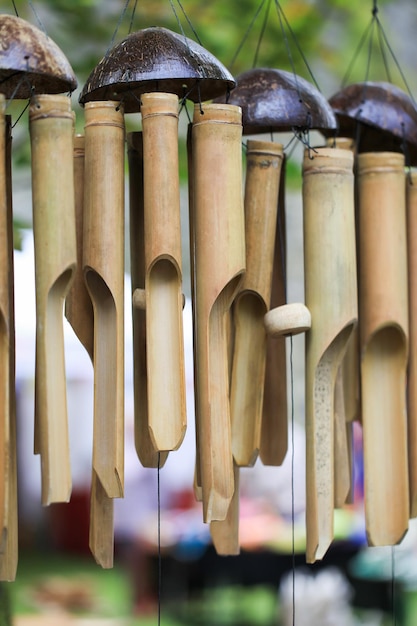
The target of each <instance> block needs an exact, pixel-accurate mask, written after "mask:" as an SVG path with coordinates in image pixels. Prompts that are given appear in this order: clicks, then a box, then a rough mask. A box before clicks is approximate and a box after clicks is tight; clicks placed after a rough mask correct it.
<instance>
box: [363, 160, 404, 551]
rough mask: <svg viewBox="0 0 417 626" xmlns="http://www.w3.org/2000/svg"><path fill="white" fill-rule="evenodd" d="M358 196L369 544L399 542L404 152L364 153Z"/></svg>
mask: <svg viewBox="0 0 417 626" xmlns="http://www.w3.org/2000/svg"><path fill="white" fill-rule="evenodd" d="M358 193H359V237H360V247H359V259H360V272H359V320H360V349H361V351H360V353H361V398H362V425H363V449H364V476H365V484H364V487H365V522H366V532H367V537H368V542H369V544H370V545H375V546H378V545H393V544H396V543H398V542H399V541H400V540H401V539H402V537H403V536H404V534H405V532H406V531H407V528H408V519H409V481H408V464H407V457H408V455H407V415H406V402H405V400H406V391H405V390H406V369H407V358H408V289H407V240H406V209H405V171H404V157H403V155H401V154H399V153H390V152H385V153H384V152H379V153H365V154H360V155H358Z"/></svg>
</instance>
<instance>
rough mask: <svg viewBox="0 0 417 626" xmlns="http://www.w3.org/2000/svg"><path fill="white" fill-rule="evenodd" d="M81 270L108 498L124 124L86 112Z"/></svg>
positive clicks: (120, 325) (120, 324)
mask: <svg viewBox="0 0 417 626" xmlns="http://www.w3.org/2000/svg"><path fill="white" fill-rule="evenodd" d="M84 186H85V190H84V212H85V214H84V244H83V266H84V275H85V280H86V284H87V288H88V290H89V293H90V297H91V300H92V302H93V310H94V444H93V470H94V472H95V473H96V475H97V478H98V480H99V481H100V483H101V486H102V487H103V489H104V491H105V493H106V494H107V496H108V497H109V498H117V497H122V496H123V482H124V467H123V464H124V460H123V455H124V312H123V308H124V295H123V292H124V118H123V111H122V109H121V107H120V104H119V103H115V102H112V101H105V102H90V103H87V104H86V106H85V181H84Z"/></svg>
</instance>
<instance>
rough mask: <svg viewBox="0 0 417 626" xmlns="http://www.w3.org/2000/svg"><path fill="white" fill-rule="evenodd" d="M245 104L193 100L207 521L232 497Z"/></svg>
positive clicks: (222, 514)
mask: <svg viewBox="0 0 417 626" xmlns="http://www.w3.org/2000/svg"><path fill="white" fill-rule="evenodd" d="M241 139H242V125H241V109H240V107H236V106H230V105H220V104H210V105H209V104H207V105H204V108H201V107H200V105H196V106H195V109H194V119H193V130H192V159H193V164H192V175H193V182H192V189H193V192H192V196H193V197H192V205H193V211H194V215H193V219H192V222H193V231H194V237H195V242H194V244H193V245H192V250H193V251H194V255H195V258H194V274H195V276H194V299H195V302H194V316H195V317H194V319H195V325H196V328H195V339H196V346H195V350H196V385H195V386H196V388H197V399H198V403H197V404H198V407H197V413H198V417H197V420H196V428H197V429H198V434H197V442H198V452H199V461H198V465H199V469H200V478H201V487H202V497H203V515H204V520H205V521H206V522H211V521H213V520H224V519H225V518H226V515H227V511H228V508H229V504H230V502H231V499H232V497H233V492H234V480H233V458H232V449H231V425H230V401H229V363H228V349H229V345H228V343H229V342H228V332H227V327H228V318H229V315H230V307H231V304H232V302H233V299H234V297H235V295H236V292H237V290H238V288H239V286H240V282H241V280H242V275H243V272H244V270H245V235H244V210H243V194H242V158H241Z"/></svg>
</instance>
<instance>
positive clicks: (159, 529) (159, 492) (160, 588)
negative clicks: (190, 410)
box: [157, 452, 162, 626]
mask: <svg viewBox="0 0 417 626" xmlns="http://www.w3.org/2000/svg"><path fill="white" fill-rule="evenodd" d="M157 476H158V487H157V493H158V626H160V624H161V595H162V554H161V479H160V476H161V453H160V452H158V470H157Z"/></svg>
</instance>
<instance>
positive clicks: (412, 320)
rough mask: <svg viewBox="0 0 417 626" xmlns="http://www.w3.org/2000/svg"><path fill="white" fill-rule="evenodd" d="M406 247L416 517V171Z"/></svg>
mask: <svg viewBox="0 0 417 626" xmlns="http://www.w3.org/2000/svg"><path fill="white" fill-rule="evenodd" d="M406 200H407V250H408V297H409V325H410V329H409V351H410V352H409V359H408V384H407V407H408V438H407V440H408V465H409V481H410V517H417V325H416V319H417V288H416V281H417V245H416V232H417V172H415V171H412V172H410V173H409V174H408V176H407V195H406Z"/></svg>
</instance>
